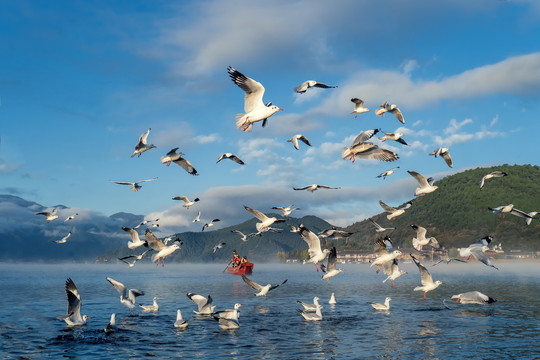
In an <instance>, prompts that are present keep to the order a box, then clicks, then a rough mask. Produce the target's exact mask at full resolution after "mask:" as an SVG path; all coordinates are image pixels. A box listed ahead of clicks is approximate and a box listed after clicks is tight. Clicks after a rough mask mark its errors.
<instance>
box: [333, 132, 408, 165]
mask: <svg viewBox="0 0 540 360" xmlns="http://www.w3.org/2000/svg"><path fill="white" fill-rule="evenodd" d="M379 131H380V129H373V130H366V131H363V132H361V133H360V134H359V135H358V136H357V137H356V138H355V139H354V141H353V143H352V145H351V146H349V147H344V148H343V149H342V150H341V158H342V159H343V160H351V161H352V162H355V161H356V158H361V159H375V160H379V161H395V160H397V159H399V156H398V155H397V154H396V153H394V152H392V151H390V150H387V149H383V148H380V147H379V146H377V145H375V144H373V143H371V142H367V140H369V139H371V138H372V137H373V135H375V134H376V133H378V132H379Z"/></svg>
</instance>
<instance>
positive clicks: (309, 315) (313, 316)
mask: <svg viewBox="0 0 540 360" xmlns="http://www.w3.org/2000/svg"><path fill="white" fill-rule="evenodd" d="M322 308H323V307H322V306H321V305H319V306H317V307H316V308H315V312H314V313H313V312H308V311H306V310H300V309H296V311H298V312H299V313H300V315H302V317H303V318H304V319H305V320H307V321H321V320H322V313H321V309H322Z"/></svg>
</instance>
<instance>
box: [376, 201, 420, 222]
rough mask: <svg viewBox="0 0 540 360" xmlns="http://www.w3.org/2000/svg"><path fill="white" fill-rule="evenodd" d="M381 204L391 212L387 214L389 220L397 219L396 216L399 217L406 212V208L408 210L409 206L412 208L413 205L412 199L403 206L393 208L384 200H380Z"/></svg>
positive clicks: (385, 209)
mask: <svg viewBox="0 0 540 360" xmlns="http://www.w3.org/2000/svg"><path fill="white" fill-rule="evenodd" d="M379 204H380V205H381V207H382V208H383V209H384V211H386V212H388V213H390V214H389V215H386V218H387V219H388V220H396V217H398V216H399V215H402V214H404V213H405V210H407V209H408V208H410V207H411V206H412V201H409V202H408V203H406V204H405V205H404V206H403V207H401V208H393V207H391V206H388V205H386V204H385V203H383V202H382V200H379Z"/></svg>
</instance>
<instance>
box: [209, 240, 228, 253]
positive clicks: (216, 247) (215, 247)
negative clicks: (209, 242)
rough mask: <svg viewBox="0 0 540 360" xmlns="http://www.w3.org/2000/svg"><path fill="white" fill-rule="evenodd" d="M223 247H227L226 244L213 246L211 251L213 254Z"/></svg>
mask: <svg viewBox="0 0 540 360" xmlns="http://www.w3.org/2000/svg"><path fill="white" fill-rule="evenodd" d="M225 245H227V244H226V243H224V242H221V243H219V244H217V245H215V246H214V248H213V249H212V251H213V253H214V254H215V253H216V251H217V250H218V249H221V248H222V247H224V246H225Z"/></svg>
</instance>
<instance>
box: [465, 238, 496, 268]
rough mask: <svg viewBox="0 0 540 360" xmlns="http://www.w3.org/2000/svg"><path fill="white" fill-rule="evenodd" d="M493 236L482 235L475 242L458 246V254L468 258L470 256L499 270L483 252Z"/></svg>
mask: <svg viewBox="0 0 540 360" xmlns="http://www.w3.org/2000/svg"><path fill="white" fill-rule="evenodd" d="M492 240H493V238H492V237H491V236H489V235H488V236H484V237H483V238H482V239H480V240H478V241H477V242H475V243H472V244H471V245H469V246H468V247H466V248H458V249H457V250H458V252H459V256H461V257H464V258H467V260H470V258H471V256H472V257H474V258H475V259H476V260H478V261H480V262H482V263H483V264H485V265H487V266H490V267H492V268H494V269H496V270H499V269H498V268H497V267H496V266H495V265H493V264H492V263H491V260H489V258H488V257H487V255H486V254H485V251H486V250H488V249H489V248H488V245H489V244H490V243H491V241H492Z"/></svg>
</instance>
